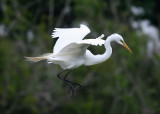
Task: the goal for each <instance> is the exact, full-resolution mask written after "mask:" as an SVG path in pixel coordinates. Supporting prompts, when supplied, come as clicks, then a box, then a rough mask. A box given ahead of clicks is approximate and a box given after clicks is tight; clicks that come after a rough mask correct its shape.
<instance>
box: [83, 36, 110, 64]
mask: <svg viewBox="0 0 160 114" xmlns="http://www.w3.org/2000/svg"><path fill="white" fill-rule="evenodd" d="M111 41H112V39H110V38H107V40H106V41H105V44H104V46H105V48H106V51H105V53H104V54H102V55H100V54H99V55H93V54H92V53H91V52H90V51H88V55H89V56H86V62H85V65H87V66H90V65H94V64H98V63H102V62H104V61H106V60H107V59H108V58H109V57H110V56H111V54H112V47H111V44H110V43H111Z"/></svg>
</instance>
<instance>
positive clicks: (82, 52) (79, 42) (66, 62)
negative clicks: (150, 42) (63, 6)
mask: <svg viewBox="0 0 160 114" xmlns="http://www.w3.org/2000/svg"><path fill="white" fill-rule="evenodd" d="M89 33H90V29H89V28H88V27H87V26H85V25H82V24H81V25H80V28H55V29H54V30H53V33H52V38H58V40H57V42H56V43H55V46H54V48H53V53H47V54H43V55H41V56H38V57H26V60H28V61H31V62H38V61H41V60H47V62H48V63H53V64H57V65H60V67H61V68H62V69H63V70H62V71H61V72H59V73H58V74H57V77H58V78H60V79H61V80H62V81H64V83H66V84H67V85H68V86H69V87H70V90H71V91H72V96H74V88H73V84H75V85H78V86H79V87H81V86H82V84H79V83H76V82H72V81H70V80H67V79H66V78H67V76H68V74H69V73H70V72H71V70H72V69H75V68H77V67H79V66H82V65H85V66H91V65H95V64H99V63H102V62H104V61H106V60H107V59H108V58H109V57H110V56H111V54H112V47H111V42H112V41H115V42H117V43H118V44H120V45H122V46H124V47H125V48H126V49H127V50H128V51H129V52H130V53H132V52H131V50H130V48H129V47H128V46H127V44H126V43H125V42H124V39H123V37H122V36H121V35H119V34H117V33H114V34H112V35H110V36H108V37H107V39H106V40H103V39H102V38H103V37H104V35H103V34H102V35H101V36H99V37H98V38H95V39H83V38H84V37H85V36H86V35H87V34H89ZM91 45H94V46H98V45H100V46H102V45H104V47H105V49H106V51H105V53H104V54H102V55H100V54H98V55H94V54H92V53H91V52H90V51H89V50H88V49H87V48H88V47H89V46H91ZM65 71H66V72H67V73H66V74H65V75H64V77H62V76H61V75H62V74H63V73H64V72H65Z"/></svg>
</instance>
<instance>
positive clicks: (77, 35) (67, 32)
mask: <svg viewBox="0 0 160 114" xmlns="http://www.w3.org/2000/svg"><path fill="white" fill-rule="evenodd" d="M88 33H90V29H89V28H88V27H87V26H85V25H82V24H81V25H80V28H64V29H62V28H55V30H53V33H52V38H58V40H57V42H56V44H55V45H54V48H53V53H55V54H56V53H58V52H59V51H60V50H61V49H63V48H64V47H65V46H67V45H68V44H70V43H72V42H78V41H81V40H82V39H83V38H84V37H85V36H86V35H87V34H88Z"/></svg>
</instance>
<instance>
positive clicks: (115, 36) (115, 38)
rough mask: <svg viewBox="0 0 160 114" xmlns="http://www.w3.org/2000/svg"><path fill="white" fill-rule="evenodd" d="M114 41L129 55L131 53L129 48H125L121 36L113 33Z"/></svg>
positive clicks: (125, 45)
mask: <svg viewBox="0 0 160 114" xmlns="http://www.w3.org/2000/svg"><path fill="white" fill-rule="evenodd" d="M113 35H114V41H116V42H117V43H118V44H120V45H122V46H124V47H125V48H126V49H127V50H128V51H129V52H130V53H132V51H131V50H130V48H129V47H128V46H127V44H126V43H125V42H124V39H123V37H122V36H121V35H119V34H117V33H114V34H113Z"/></svg>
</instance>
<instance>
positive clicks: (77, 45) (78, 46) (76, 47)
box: [58, 39, 105, 54]
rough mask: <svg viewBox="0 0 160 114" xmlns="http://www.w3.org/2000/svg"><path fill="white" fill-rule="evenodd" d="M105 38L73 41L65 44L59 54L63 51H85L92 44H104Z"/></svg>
mask: <svg viewBox="0 0 160 114" xmlns="http://www.w3.org/2000/svg"><path fill="white" fill-rule="evenodd" d="M104 43H105V40H102V39H85V40H81V41H78V42H74V43H71V44H69V45H67V46H65V47H64V48H63V49H62V50H60V52H59V53H58V54H62V53H81V52H82V53H83V52H84V51H86V49H87V48H88V47H89V46H90V45H94V46H98V45H99V46H102V45H103V44H104Z"/></svg>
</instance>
